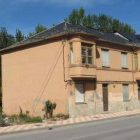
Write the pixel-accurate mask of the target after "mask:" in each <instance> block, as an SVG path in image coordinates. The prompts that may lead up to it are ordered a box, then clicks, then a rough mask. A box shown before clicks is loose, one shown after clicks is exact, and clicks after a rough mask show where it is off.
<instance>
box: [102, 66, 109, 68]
mask: <svg viewBox="0 0 140 140" xmlns="http://www.w3.org/2000/svg"><path fill="white" fill-rule="evenodd" d="M102 67H103V68H110V66H102Z"/></svg>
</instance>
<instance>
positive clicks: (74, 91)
mask: <svg viewBox="0 0 140 140" xmlns="http://www.w3.org/2000/svg"><path fill="white" fill-rule="evenodd" d="M77 84H81V85H83V102H77V101H76V85H77ZM74 90H75V91H74V92H75V104H85V84H84V83H75V89H74Z"/></svg>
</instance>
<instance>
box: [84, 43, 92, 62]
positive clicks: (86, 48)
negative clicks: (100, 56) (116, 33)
mask: <svg viewBox="0 0 140 140" xmlns="http://www.w3.org/2000/svg"><path fill="white" fill-rule="evenodd" d="M89 46H90V47H89ZM82 50H85V55H83V53H82ZM89 50H91V56H90V55H89V54H88V51H89ZM83 58H85V63H83ZM88 58H91V63H89V59H88ZM81 60H82V64H86V65H87V64H88V65H93V44H90V43H84V42H81Z"/></svg>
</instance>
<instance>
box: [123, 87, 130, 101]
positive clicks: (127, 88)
mask: <svg viewBox="0 0 140 140" xmlns="http://www.w3.org/2000/svg"><path fill="white" fill-rule="evenodd" d="M124 86H127V90H128V93H127V99H124ZM122 87H123V102H128V101H129V84H122Z"/></svg>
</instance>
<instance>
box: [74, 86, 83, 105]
mask: <svg viewBox="0 0 140 140" xmlns="http://www.w3.org/2000/svg"><path fill="white" fill-rule="evenodd" d="M78 86H82V87H83V88H82V91H81V94H80V92H79V93H78V91H79V90H78V89H77V88H76V87H78ZM80 90H81V89H80ZM75 103H85V91H84V84H75Z"/></svg>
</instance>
